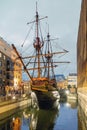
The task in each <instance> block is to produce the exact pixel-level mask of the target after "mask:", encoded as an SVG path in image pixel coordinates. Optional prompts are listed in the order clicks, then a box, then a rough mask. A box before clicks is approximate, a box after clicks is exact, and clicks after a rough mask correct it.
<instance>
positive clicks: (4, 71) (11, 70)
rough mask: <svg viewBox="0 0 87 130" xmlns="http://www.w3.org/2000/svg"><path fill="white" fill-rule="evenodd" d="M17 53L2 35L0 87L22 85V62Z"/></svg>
mask: <svg viewBox="0 0 87 130" xmlns="http://www.w3.org/2000/svg"><path fill="white" fill-rule="evenodd" d="M16 58H17V55H16V53H15V52H14V50H13V49H12V46H11V45H9V44H8V43H7V42H6V41H5V40H4V39H3V38H1V37H0V87H2V88H5V86H13V87H17V86H20V84H21V81H22V64H21V62H20V61H19V60H18V59H17V60H16Z"/></svg>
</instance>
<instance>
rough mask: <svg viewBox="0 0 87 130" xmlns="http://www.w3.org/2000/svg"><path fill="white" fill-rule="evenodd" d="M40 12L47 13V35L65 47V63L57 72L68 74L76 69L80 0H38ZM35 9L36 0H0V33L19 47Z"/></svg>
mask: <svg viewBox="0 0 87 130" xmlns="http://www.w3.org/2000/svg"><path fill="white" fill-rule="evenodd" d="M37 3H38V12H39V15H41V16H42V17H43V16H48V18H47V21H46V20H45V23H48V24H49V30H50V35H51V36H52V37H54V38H59V39H58V44H59V45H60V46H62V47H63V48H64V49H66V50H68V51H69V53H68V54H67V56H66V58H65V57H64V61H65V60H66V61H70V62H71V63H70V64H68V65H65V66H63V68H62V67H61V66H60V67H58V69H57V74H64V75H68V74H69V73H76V72H77V69H76V68H77V63H76V61H77V60H76V53H77V52H76V51H77V48H76V46H77V36H78V27H79V19H80V10H81V0H37ZM35 12H36V0H0V36H1V37H3V39H5V40H6V41H7V42H8V43H9V44H12V43H13V44H14V45H15V46H16V47H17V48H18V49H19V50H20V46H21V45H22V43H23V41H24V39H25V37H26V35H27V31H28V29H29V27H28V26H27V22H30V21H31V20H32V19H33V18H34V16H35Z"/></svg>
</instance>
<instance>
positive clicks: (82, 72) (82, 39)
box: [77, 0, 87, 88]
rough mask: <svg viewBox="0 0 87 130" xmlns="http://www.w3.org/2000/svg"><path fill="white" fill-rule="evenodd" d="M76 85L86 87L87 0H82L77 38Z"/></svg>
mask: <svg viewBox="0 0 87 130" xmlns="http://www.w3.org/2000/svg"><path fill="white" fill-rule="evenodd" d="M77 73H78V79H77V80H78V87H79V88H80V87H87V0H82V5H81V13H80V23H79V31H78V40H77Z"/></svg>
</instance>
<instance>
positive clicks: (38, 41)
mask: <svg viewBox="0 0 87 130" xmlns="http://www.w3.org/2000/svg"><path fill="white" fill-rule="evenodd" d="M38 18H39V15H38V12H37V2H36V45H37V48H36V51H37V52H38V78H39V77H40V38H39V30H38V21H39V19H38Z"/></svg>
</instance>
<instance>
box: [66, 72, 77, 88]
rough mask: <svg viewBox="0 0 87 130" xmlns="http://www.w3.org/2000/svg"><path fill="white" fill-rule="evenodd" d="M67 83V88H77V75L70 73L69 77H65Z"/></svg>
mask: <svg viewBox="0 0 87 130" xmlns="http://www.w3.org/2000/svg"><path fill="white" fill-rule="evenodd" d="M67 82H68V86H71V87H76V88H77V74H76V73H70V74H69V76H67Z"/></svg>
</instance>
